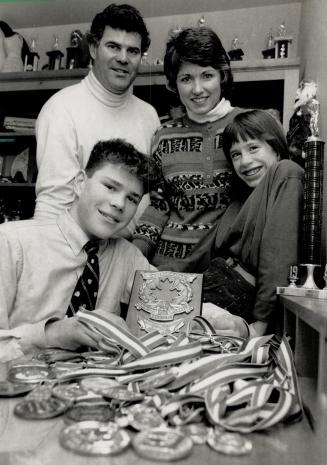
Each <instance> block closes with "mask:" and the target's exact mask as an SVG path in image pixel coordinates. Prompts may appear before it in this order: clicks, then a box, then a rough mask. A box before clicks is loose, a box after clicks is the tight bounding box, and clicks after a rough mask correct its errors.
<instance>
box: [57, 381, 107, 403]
mask: <svg viewBox="0 0 327 465" xmlns="http://www.w3.org/2000/svg"><path fill="white" fill-rule="evenodd" d="M52 391H53V394H54V395H55V396H56V397H59V399H64V400H71V401H74V402H77V401H81V400H87V399H101V398H102V397H101V396H100V395H99V394H96V393H95V392H92V391H88V390H87V389H84V388H83V387H82V386H81V385H80V383H77V382H72V383H63V384H58V385H57V386H54V387H53V389H52Z"/></svg>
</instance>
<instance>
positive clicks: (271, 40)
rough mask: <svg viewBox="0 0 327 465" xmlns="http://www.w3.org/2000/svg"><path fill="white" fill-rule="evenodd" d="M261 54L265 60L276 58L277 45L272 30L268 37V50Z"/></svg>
mask: <svg viewBox="0 0 327 465" xmlns="http://www.w3.org/2000/svg"><path fill="white" fill-rule="evenodd" d="M261 53H262V56H263V58H264V59H267V58H275V43H274V36H273V33H272V30H271V29H270V31H269V33H268V35H267V43H266V48H265V49H264V50H262V52H261Z"/></svg>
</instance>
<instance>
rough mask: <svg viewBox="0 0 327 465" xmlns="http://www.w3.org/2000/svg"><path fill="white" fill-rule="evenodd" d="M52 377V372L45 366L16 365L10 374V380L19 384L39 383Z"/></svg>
mask: <svg viewBox="0 0 327 465" xmlns="http://www.w3.org/2000/svg"><path fill="white" fill-rule="evenodd" d="M49 377H50V370H49V368H48V367H47V366H45V365H15V366H13V367H12V368H11V369H10V370H9V373H8V379H9V380H10V381H13V382H18V383H28V384H29V383H32V384H35V383H38V382H40V381H44V380H45V379H47V378H49Z"/></svg>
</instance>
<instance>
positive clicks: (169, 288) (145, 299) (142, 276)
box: [126, 271, 203, 336]
mask: <svg viewBox="0 0 327 465" xmlns="http://www.w3.org/2000/svg"><path fill="white" fill-rule="evenodd" d="M202 282H203V276H202V274H196V273H178V272H173V271H136V273H135V277H134V283H133V289H132V294H131V299H130V302H129V307H128V312H127V318H126V321H127V324H128V326H129V328H130V331H131V332H132V333H133V334H134V335H136V336H143V335H145V334H146V333H150V332H152V331H155V330H157V331H159V332H160V333H161V334H163V335H164V336H168V335H170V334H175V335H177V334H178V333H180V332H183V331H185V330H186V326H187V323H188V321H189V320H190V319H191V318H193V317H194V316H197V315H201V305H202V304H201V297H202Z"/></svg>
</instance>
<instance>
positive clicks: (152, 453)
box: [133, 428, 193, 462]
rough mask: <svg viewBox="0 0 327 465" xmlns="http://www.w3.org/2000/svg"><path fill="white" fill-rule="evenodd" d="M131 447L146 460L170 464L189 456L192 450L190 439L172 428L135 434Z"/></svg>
mask: <svg viewBox="0 0 327 465" xmlns="http://www.w3.org/2000/svg"><path fill="white" fill-rule="evenodd" d="M133 447H134V449H135V451H136V452H137V454H138V455H140V456H141V457H144V458H146V459H152V460H162V461H165V462H170V461H172V460H179V459H182V458H184V457H186V456H187V455H189V454H190V453H191V451H192V448H193V441H192V439H191V438H188V437H187V436H185V434H183V433H181V432H180V431H177V430H175V429H172V428H165V429H164V428H157V429H153V430H145V431H142V432H140V433H137V434H136V435H135V437H134V438H133Z"/></svg>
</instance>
